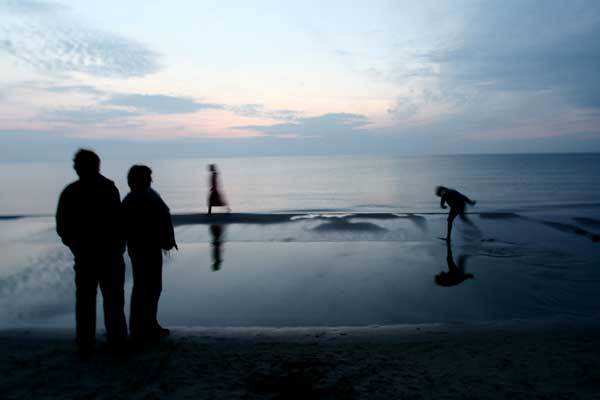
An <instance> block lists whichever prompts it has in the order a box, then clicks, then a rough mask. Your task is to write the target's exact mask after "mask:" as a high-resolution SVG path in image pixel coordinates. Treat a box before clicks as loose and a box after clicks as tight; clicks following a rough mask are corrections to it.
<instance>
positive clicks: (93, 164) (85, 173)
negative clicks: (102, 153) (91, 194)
mask: <svg viewBox="0 0 600 400" xmlns="http://www.w3.org/2000/svg"><path fill="white" fill-rule="evenodd" d="M73 168H74V169H75V172H77V175H78V176H79V178H80V179H86V178H89V177H92V176H96V175H98V174H99V173H100V157H98V155H97V154H96V153H94V152H93V151H91V150H87V149H79V150H78V151H77V153H75V157H73Z"/></svg>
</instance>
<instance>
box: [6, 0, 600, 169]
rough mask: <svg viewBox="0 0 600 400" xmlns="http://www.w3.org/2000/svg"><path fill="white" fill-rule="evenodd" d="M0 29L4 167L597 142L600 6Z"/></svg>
mask: <svg viewBox="0 0 600 400" xmlns="http://www.w3.org/2000/svg"><path fill="white" fill-rule="evenodd" d="M0 21H1V23H2V28H0V53H2V54H3V57H1V58H0V74H1V76H2V77H3V78H2V80H0V89H1V91H0V144H1V146H0V148H1V150H0V161H2V160H9V161H10V160H29V159H30V160H37V159H46V158H53V157H58V156H59V154H67V153H69V152H71V151H72V149H73V147H74V146H79V145H81V144H83V145H86V146H87V147H97V146H99V147H101V148H103V149H104V150H105V152H106V155H107V156H111V155H112V154H113V149H114V150H115V151H116V149H115V148H114V146H117V147H118V146H119V145H118V143H119V142H132V141H133V142H142V143H145V146H142V147H144V148H150V147H152V146H153V143H154V145H155V146H163V145H164V144H165V143H167V144H168V147H169V148H170V149H171V151H172V153H171V156H172V157H174V158H177V157H182V156H183V154H186V155H189V154H192V155H193V154H197V155H198V156H201V155H205V154H215V155H222V156H229V155H248V156H253V155H291V154H299V155H312V154H370V153H377V154H379V153H386V154H455V153H495V152H509V153H510V152H593V151H600V129H599V127H600V75H599V74H598V73H597V71H599V70H600V44H599V43H598V41H597V37H600V3H597V2H595V1H589V0H586V1H573V2H569V3H566V2H548V1H541V0H535V1H534V0H527V1H517V0H510V1H506V2H486V1H473V0H456V1H447V2H443V3H441V4H440V2H435V1H425V2H420V3H418V4H417V3H414V2H410V1H376V2H372V1H371V2H366V1H365V2H358V3H356V4H353V5H352V6H350V5H348V4H347V3H346V2H341V1H331V2H327V3H326V4H321V3H317V2H290V3H286V4H282V3H281V2H274V1H259V2H253V4H252V5H249V4H248V3H247V2H242V1H227V2H218V3H213V2H208V1H206V2H191V1H190V2H182V3H178V4H177V5H176V6H175V5H173V4H171V3H169V2H166V1H157V2H152V3H151V4H147V2H142V1H138V0H135V1H128V2H126V3H123V2H116V1H114V0H107V1H105V2H103V3H102V5H99V4H96V3H95V2H83V1H74V0H63V1H60V2H47V1H42V0H0ZM115 143H117V144H115ZM157 143H158V144H157ZM111 146H112V147H111ZM192 147H193V148H194V149H195V150H193V149H191V148H192ZM43 149H46V151H45V152H44V151H42V150H43ZM150 153H153V154H155V153H156V154H159V153H160V149H159V148H158V147H157V148H155V149H152V150H148V154H150ZM115 154H116V153H115Z"/></svg>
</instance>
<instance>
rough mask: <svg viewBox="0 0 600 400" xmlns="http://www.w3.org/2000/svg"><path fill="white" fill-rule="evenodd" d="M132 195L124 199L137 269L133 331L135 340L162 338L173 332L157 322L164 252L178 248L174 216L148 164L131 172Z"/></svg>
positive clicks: (131, 254) (127, 231) (129, 241)
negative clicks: (156, 188)
mask: <svg viewBox="0 0 600 400" xmlns="http://www.w3.org/2000/svg"><path fill="white" fill-rule="evenodd" d="M127 183H128V184H129V188H130V189H131V192H129V193H128V194H127V196H125V198H124V199H123V215H124V221H125V238H126V240H127V252H128V253H129V257H130V258H131V267H132V270H133V290H132V293H131V311H130V316H129V330H130V333H131V338H132V339H134V340H139V341H143V340H149V339H158V338H160V337H163V336H167V335H169V333H170V332H169V330H168V329H165V328H163V327H161V326H160V324H159V323H158V320H157V317H156V315H157V312H158V300H159V298H160V294H161V292H162V261H163V260H162V250H171V249H173V248H175V249H177V244H176V243H175V233H174V231H173V224H172V222H171V214H170V212H169V208H168V207H167V205H166V204H165V202H164V201H163V200H162V199H161V198H160V196H159V194H158V193H156V192H155V191H154V190H153V189H152V188H151V187H150V184H151V183H152V170H151V169H150V168H149V167H147V166H145V165H134V166H133V167H131V168H130V169H129V173H128V175H127Z"/></svg>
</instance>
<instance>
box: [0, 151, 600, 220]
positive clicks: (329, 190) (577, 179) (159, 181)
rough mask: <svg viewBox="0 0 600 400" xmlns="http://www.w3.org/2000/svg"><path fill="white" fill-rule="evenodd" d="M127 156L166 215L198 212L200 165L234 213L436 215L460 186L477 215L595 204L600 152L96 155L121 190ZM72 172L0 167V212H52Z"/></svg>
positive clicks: (202, 188) (599, 192)
mask: <svg viewBox="0 0 600 400" xmlns="http://www.w3.org/2000/svg"><path fill="white" fill-rule="evenodd" d="M136 162H137V163H139V162H141V163H146V164H147V165H149V166H150V167H151V168H152V169H153V171H154V186H155V188H156V189H157V190H158V191H159V192H160V193H161V195H162V197H163V198H164V199H165V201H166V202H167V203H168V205H169V206H170V208H171V210H172V211H173V212H175V213H177V212H200V211H202V212H203V211H205V209H206V196H207V184H208V174H207V170H206V166H207V164H209V163H216V164H217V165H218V168H219V170H220V172H221V174H220V179H221V185H222V189H223V191H224V193H225V196H226V197H227V199H228V201H229V203H230V205H231V207H232V209H233V211H234V212H283V211H300V210H302V211H306V210H310V211H354V212H432V211H439V206H438V198H436V197H435V196H434V194H433V191H434V187H435V186H436V185H444V186H449V187H453V188H456V189H458V190H460V191H463V192H464V193H466V194H467V195H469V196H471V197H472V198H474V199H476V200H478V207H477V209H479V210H486V211H489V210H503V211H536V210H544V209H545V210H548V209H553V210H554V211H556V212H559V211H560V210H569V209H573V208H574V207H577V208H580V207H586V208H587V207H596V206H600V186H599V185H598V184H597V183H598V178H599V177H600V154H551V155H539V154H538V155H468V156H431V157H396V158H384V157H356V156H352V157H349V156H348V157H345V156H337V157H262V158H224V159H210V160H209V159H184V160H158V161H157V160H154V161H146V162H144V161H142V160H131V161H122V160H105V161H103V164H102V172H103V173H104V174H105V175H106V176H107V177H109V178H110V179H112V180H114V181H115V183H116V184H117V186H118V187H119V190H120V191H121V195H122V196H124V195H125V194H126V193H127V185H126V179H125V177H126V174H127V170H128V168H129V167H130V166H131V165H132V164H133V163H136ZM75 178H76V177H75V174H74V171H73V170H72V166H71V161H70V160H69V159H68V158H67V159H65V162H64V163H30V164H22V163H21V164H0V188H1V190H0V215H14V214H21V215H31V214H53V212H54V210H55V208H56V202H57V198H58V195H59V193H60V191H61V190H62V188H63V187H64V186H65V185H66V184H68V183H69V182H70V181H72V180H74V179H75Z"/></svg>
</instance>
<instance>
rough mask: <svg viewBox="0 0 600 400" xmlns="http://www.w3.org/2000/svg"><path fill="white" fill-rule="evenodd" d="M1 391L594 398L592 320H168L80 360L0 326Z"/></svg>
mask: <svg viewBox="0 0 600 400" xmlns="http://www.w3.org/2000/svg"><path fill="white" fill-rule="evenodd" d="M0 354H2V356H1V358H0V393H2V398H4V399H25V398H27V399H37V398H61V399H81V398H86V399H118V398H127V399H167V398H168V399H188V398H189V399H222V398H245V399H421V398H423V399H507V398H511V399H532V398H534V399H597V398H598V396H599V393H600V326H599V325H598V323H597V322H590V321H589V320H588V321H583V322H582V321H575V320H552V321H541V322H532V321H528V322H526V321H513V322H504V323H481V324H454V325H453V324H448V325H412V326H388V327H377V326H371V327H362V328H343V327H336V328H281V329H275V328H176V329H174V331H173V334H172V336H171V337H169V338H166V339H164V340H163V341H162V342H160V343H158V344H156V345H153V346H148V347H146V348H145V349H143V350H137V351H132V352H131V353H130V354H128V355H126V356H124V357H115V356H110V355H108V354H106V353H105V352H103V351H102V350H100V351H98V353H97V354H96V355H95V356H94V357H92V358H91V359H89V360H85V361H83V360H79V359H78V358H77V356H76V353H75V351H74V346H73V342H72V334H71V332H70V331H65V330H9V331H2V332H0Z"/></svg>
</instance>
